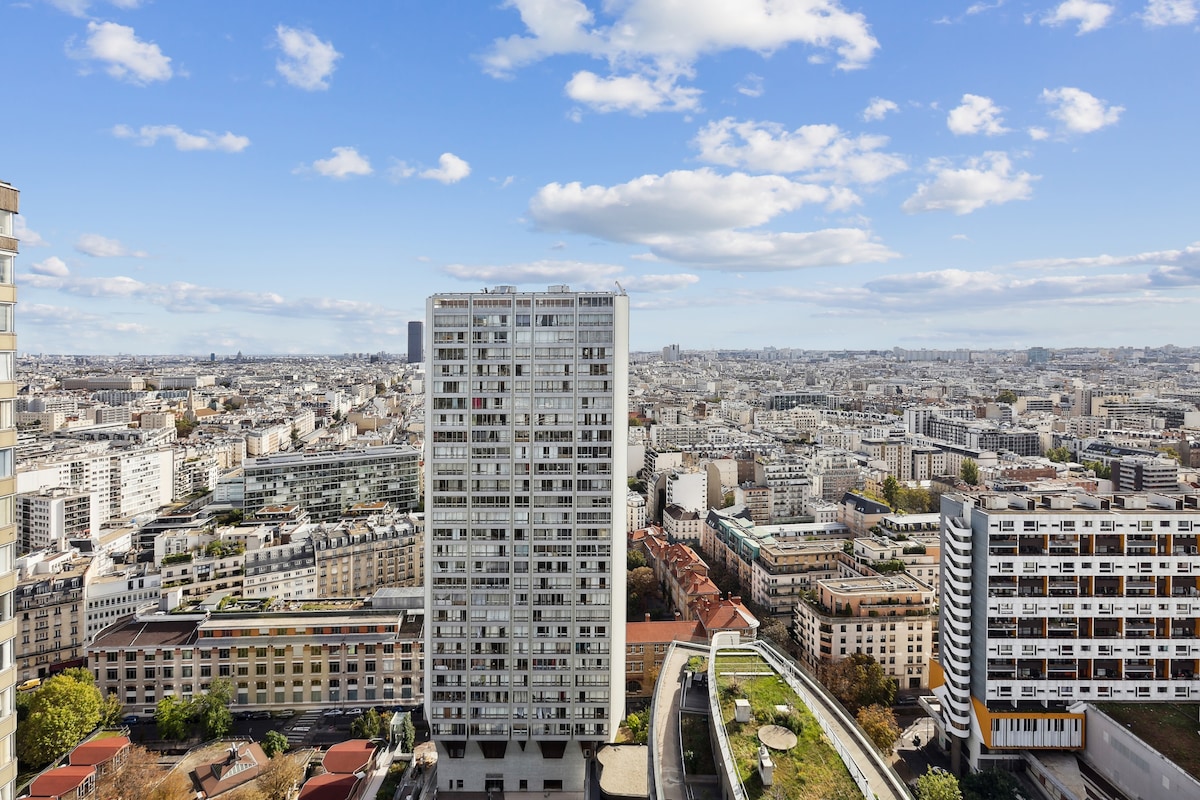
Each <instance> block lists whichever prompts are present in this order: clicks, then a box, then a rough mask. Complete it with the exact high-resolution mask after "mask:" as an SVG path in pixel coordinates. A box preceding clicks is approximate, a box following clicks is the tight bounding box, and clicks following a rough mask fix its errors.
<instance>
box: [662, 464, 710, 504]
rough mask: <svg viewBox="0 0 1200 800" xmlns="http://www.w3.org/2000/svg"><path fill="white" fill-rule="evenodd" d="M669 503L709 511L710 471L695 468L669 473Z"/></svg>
mask: <svg viewBox="0 0 1200 800" xmlns="http://www.w3.org/2000/svg"><path fill="white" fill-rule="evenodd" d="M667 505H668V506H673V505H675V506H679V507H680V508H682V509H685V510H687V511H699V512H705V511H708V471H707V470H705V469H693V470H688V471H683V470H673V471H671V472H668V473H667Z"/></svg>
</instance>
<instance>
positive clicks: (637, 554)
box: [625, 550, 646, 572]
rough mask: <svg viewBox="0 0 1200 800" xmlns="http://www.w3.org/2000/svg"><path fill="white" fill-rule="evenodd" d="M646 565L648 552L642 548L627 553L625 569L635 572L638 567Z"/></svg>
mask: <svg viewBox="0 0 1200 800" xmlns="http://www.w3.org/2000/svg"><path fill="white" fill-rule="evenodd" d="M644 566H646V554H645V553H643V552H642V551H641V550H630V551H628V552H627V553H626V554H625V571H626V572H633V571H634V570H635V569H637V568H638V567H644Z"/></svg>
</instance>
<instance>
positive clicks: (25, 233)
mask: <svg viewBox="0 0 1200 800" xmlns="http://www.w3.org/2000/svg"><path fill="white" fill-rule="evenodd" d="M13 236H15V237H16V238H17V239H18V240H19V241H20V242H21V247H48V246H49V244H50V243H49V242H47V241H46V240H45V239H43V238H42V235H41V234H40V233H38V232H37V231H35V230H32V229H31V228H30V227H29V226H28V225H27V224H26V223H25V218H24V217H22V216H20V215H18V216H17V217H16V219H15V221H14V223H13Z"/></svg>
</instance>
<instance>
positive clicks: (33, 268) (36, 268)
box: [29, 256, 71, 278]
mask: <svg viewBox="0 0 1200 800" xmlns="http://www.w3.org/2000/svg"><path fill="white" fill-rule="evenodd" d="M29 271H30V272H33V273H35V274H37V275H55V276H57V277H60V278H62V277H66V276H67V275H69V274H70V272H71V270H69V269H68V268H67V264H66V262H65V261H63V260H62V259H61V258H59V257H58V256H50V257H49V258H47V259H45V260H44V261H38V262H36V263H33V264H30V265H29Z"/></svg>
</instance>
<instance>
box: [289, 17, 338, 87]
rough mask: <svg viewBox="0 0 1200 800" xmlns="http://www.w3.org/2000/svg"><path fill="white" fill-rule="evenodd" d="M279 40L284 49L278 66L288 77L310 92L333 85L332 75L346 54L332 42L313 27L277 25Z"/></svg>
mask: <svg viewBox="0 0 1200 800" xmlns="http://www.w3.org/2000/svg"><path fill="white" fill-rule="evenodd" d="M275 43H276V45H277V46H278V47H279V49H280V50H282V51H283V55H282V56H281V57H280V58H279V59H277V60H276V61H275V69H276V70H277V71H278V72H279V74H280V75H282V76H283V78H284V80H286V81H287V82H288V83H290V84H291V85H292V86H295V87H297V88H299V89H304V90H306V91H309V92H315V91H317V90H319V89H328V88H329V79H330V77H331V76H332V75H333V71H334V69H336V68H337V61H338V59H339V58H341V57H342V54H341V53H339V52H338V51H337V50H336V49H334V47H333V43H332V42H323V41H321V40H320V39H318V38H317V35H316V34H315V33H313V32H312V31H306V30H301V29H299V28H289V27H288V26H287V25H277V26H276V27H275Z"/></svg>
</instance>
